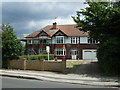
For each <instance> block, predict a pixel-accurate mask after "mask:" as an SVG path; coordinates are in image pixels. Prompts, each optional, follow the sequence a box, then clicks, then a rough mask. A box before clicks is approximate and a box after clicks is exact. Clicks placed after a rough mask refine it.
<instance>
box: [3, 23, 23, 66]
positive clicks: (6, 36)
mask: <svg viewBox="0 0 120 90" xmlns="http://www.w3.org/2000/svg"><path fill="white" fill-rule="evenodd" d="M2 30H3V32H2V60H3V63H4V62H6V61H7V60H12V59H15V58H17V57H18V56H19V55H21V54H22V51H23V46H22V43H21V42H20V40H18V39H17V37H16V34H15V33H14V31H13V28H12V26H10V25H9V24H7V25H4V24H3V25H2ZM3 65H4V64H3Z"/></svg>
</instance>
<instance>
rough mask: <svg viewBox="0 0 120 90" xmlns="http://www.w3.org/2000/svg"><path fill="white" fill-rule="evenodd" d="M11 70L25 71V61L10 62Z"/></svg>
mask: <svg viewBox="0 0 120 90" xmlns="http://www.w3.org/2000/svg"><path fill="white" fill-rule="evenodd" d="M9 68H13V69H24V61H23V60H11V61H10V62H9Z"/></svg>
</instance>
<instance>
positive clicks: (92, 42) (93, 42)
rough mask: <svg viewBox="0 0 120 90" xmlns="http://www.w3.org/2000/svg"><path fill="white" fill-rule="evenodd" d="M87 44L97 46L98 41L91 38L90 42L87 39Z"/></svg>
mask: <svg viewBox="0 0 120 90" xmlns="http://www.w3.org/2000/svg"><path fill="white" fill-rule="evenodd" d="M88 44H99V41H97V40H94V39H93V38H91V41H90V38H89V37H88Z"/></svg>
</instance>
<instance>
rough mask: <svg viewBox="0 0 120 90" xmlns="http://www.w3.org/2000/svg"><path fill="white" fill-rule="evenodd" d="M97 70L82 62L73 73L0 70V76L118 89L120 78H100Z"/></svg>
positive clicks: (93, 65)
mask: <svg viewBox="0 0 120 90" xmlns="http://www.w3.org/2000/svg"><path fill="white" fill-rule="evenodd" d="M97 68H98V65H96V63H91V62H87V63H86V62H84V63H83V64H82V65H81V66H80V67H79V68H78V69H77V70H76V71H75V72H73V73H67V74H65V73H57V72H49V71H32V70H12V69H0V75H2V76H9V77H17V78H26V79H36V80H43V81H52V82H61V83H71V84H81V85H95V86H105V87H120V82H119V80H120V77H104V76H101V75H100V73H99V72H100V71H99V70H97Z"/></svg>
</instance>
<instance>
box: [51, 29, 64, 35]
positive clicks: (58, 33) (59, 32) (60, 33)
mask: <svg viewBox="0 0 120 90" xmlns="http://www.w3.org/2000/svg"><path fill="white" fill-rule="evenodd" d="M53 36H66V34H64V33H63V32H62V31H60V30H59V31H58V32H56V33H55V34H54V35H53Z"/></svg>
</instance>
